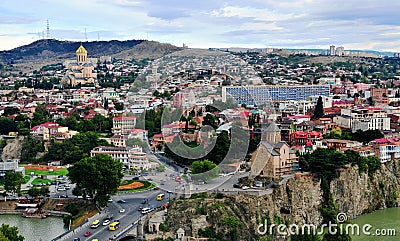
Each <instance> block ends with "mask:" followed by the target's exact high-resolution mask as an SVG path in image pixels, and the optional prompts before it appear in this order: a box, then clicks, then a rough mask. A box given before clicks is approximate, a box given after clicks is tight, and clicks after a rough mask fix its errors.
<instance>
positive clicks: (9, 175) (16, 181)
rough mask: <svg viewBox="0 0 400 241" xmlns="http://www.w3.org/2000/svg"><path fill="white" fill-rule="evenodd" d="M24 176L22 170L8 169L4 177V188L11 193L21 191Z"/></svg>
mask: <svg viewBox="0 0 400 241" xmlns="http://www.w3.org/2000/svg"><path fill="white" fill-rule="evenodd" d="M23 182H24V177H23V176H22V174H21V173H20V172H14V171H7V172H6V174H5V175H4V178H3V183H4V189H5V190H6V192H10V193H20V192H21V184H22V183H23Z"/></svg>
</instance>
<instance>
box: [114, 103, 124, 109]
mask: <svg viewBox="0 0 400 241" xmlns="http://www.w3.org/2000/svg"><path fill="white" fill-rule="evenodd" d="M114 107H115V109H116V110H124V103H120V102H117V103H115V104H114Z"/></svg>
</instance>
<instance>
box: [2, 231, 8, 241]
mask: <svg viewBox="0 0 400 241" xmlns="http://www.w3.org/2000/svg"><path fill="white" fill-rule="evenodd" d="M0 241H10V240H9V239H8V238H6V237H5V236H4V234H3V233H2V232H1V231H0Z"/></svg>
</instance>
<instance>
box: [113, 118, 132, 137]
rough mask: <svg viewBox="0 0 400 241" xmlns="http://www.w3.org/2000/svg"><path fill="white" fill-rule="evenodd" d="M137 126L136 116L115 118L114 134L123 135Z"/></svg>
mask: <svg viewBox="0 0 400 241" xmlns="http://www.w3.org/2000/svg"><path fill="white" fill-rule="evenodd" d="M135 126H136V116H122V117H114V118H113V128H112V132H113V133H115V134H117V133H123V132H126V131H128V130H132V129H135Z"/></svg>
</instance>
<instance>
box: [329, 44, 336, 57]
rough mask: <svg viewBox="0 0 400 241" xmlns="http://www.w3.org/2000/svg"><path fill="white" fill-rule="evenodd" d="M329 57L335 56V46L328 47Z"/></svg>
mask: <svg viewBox="0 0 400 241" xmlns="http://www.w3.org/2000/svg"><path fill="white" fill-rule="evenodd" d="M329 55H335V45H331V46H330V47H329Z"/></svg>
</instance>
